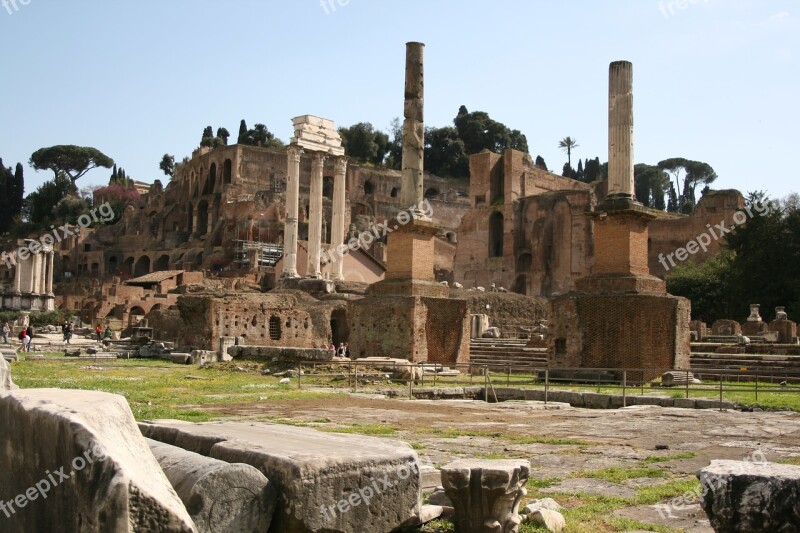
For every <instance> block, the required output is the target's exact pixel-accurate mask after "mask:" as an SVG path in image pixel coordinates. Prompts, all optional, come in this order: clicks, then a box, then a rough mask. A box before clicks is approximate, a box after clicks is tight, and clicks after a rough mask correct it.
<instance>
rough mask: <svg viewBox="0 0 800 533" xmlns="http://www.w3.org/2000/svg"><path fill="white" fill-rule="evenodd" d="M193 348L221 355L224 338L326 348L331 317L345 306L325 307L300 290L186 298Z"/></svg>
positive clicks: (182, 306) (331, 303) (181, 305)
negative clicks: (220, 349) (217, 350)
mask: <svg viewBox="0 0 800 533" xmlns="http://www.w3.org/2000/svg"><path fill="white" fill-rule="evenodd" d="M178 308H179V309H180V313H181V317H182V318H183V321H184V323H185V324H186V326H187V328H186V329H187V331H191V332H193V333H192V335H193V340H194V342H193V343H191V344H192V346H194V347H196V348H202V349H208V350H216V349H217V347H218V346H217V344H218V342H219V340H218V339H219V338H220V337H244V339H245V343H246V344H247V345H249V346H276V347H277V346H281V347H290V348H322V347H324V346H326V345H327V343H328V342H330V340H331V338H332V332H331V324H330V322H331V314H332V313H333V312H334V311H335V310H338V309H344V308H345V302H343V301H336V300H333V301H324V302H321V301H319V300H316V299H314V298H312V297H311V296H309V295H308V294H306V293H304V292H300V291H288V290H287V291H273V292H270V293H266V294H262V293H252V294H236V295H233V294H226V295H221V296H215V295H192V296H189V295H187V296H182V297H181V298H180V299H179V300H178Z"/></svg>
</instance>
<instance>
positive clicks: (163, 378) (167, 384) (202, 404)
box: [12, 358, 335, 422]
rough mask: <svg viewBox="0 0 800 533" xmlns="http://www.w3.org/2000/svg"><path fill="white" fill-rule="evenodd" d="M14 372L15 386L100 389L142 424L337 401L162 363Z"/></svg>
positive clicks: (63, 363)
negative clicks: (239, 407)
mask: <svg viewBox="0 0 800 533" xmlns="http://www.w3.org/2000/svg"><path fill="white" fill-rule="evenodd" d="M12 372H13V376H14V382H15V383H16V384H17V385H19V386H20V387H21V388H61V389H79V390H98V391H104V392H110V393H114V394H120V395H122V396H124V397H125V398H126V399H127V400H128V403H129V404H130V406H131V410H132V411H133V415H134V416H135V417H136V419H137V420H154V419H159V418H173V419H178V420H185V421H189V422H205V421H209V420H215V419H219V418H224V417H226V416H227V415H226V414H225V413H224V412H223V411H224V410H225V409H226V408H228V407H232V406H234V405H236V404H242V403H258V402H263V401H287V400H301V399H313V398H328V397H330V396H331V394H328V393H321V392H312V391H304V390H298V389H297V388H293V389H289V388H286V387H281V386H279V385H278V383H277V381H278V378H274V377H271V376H262V375H260V374H259V373H256V372H230V371H226V370H224V369H220V368H203V369H199V368H196V367H187V366H183V365H170V364H165V363H164V361H160V360H157V361H150V360H140V359H134V360H121V359H118V360H116V361H92V360H88V361H87V360H74V359H69V358H62V359H60V360H57V361H51V360H48V361H21V362H19V363H14V365H13V370H12ZM187 376H190V377H187ZM192 377H202V378H203V379H192ZM332 394H335V393H332Z"/></svg>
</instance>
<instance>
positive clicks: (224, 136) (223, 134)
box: [217, 128, 231, 146]
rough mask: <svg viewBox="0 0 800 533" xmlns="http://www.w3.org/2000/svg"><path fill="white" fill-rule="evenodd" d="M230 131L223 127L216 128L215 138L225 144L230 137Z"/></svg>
mask: <svg viewBox="0 0 800 533" xmlns="http://www.w3.org/2000/svg"><path fill="white" fill-rule="evenodd" d="M230 136H231V133H230V132H229V131H228V130H227V129H225V128H218V129H217V138H218V139H221V140H222V144H224V145H225V146H227V145H228V138H230Z"/></svg>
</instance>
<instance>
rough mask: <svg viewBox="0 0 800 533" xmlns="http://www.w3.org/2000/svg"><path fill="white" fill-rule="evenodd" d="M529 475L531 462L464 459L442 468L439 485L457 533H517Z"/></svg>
mask: <svg viewBox="0 0 800 533" xmlns="http://www.w3.org/2000/svg"><path fill="white" fill-rule="evenodd" d="M529 476H530V463H529V462H528V461H525V460H518V459H515V460H485V459H463V460H459V461H454V462H452V463H450V464H448V465H446V466H444V467H443V468H442V485H443V486H444V490H445V493H446V495H447V497H448V498H450V500H451V501H452V502H453V508H454V509H455V517H454V519H453V521H454V523H455V525H456V531H460V532H463V533H516V532H517V531H518V528H519V524H520V521H521V517H520V515H519V503H520V499H521V498H522V497H523V496H524V495H525V494H526V493H527V491H526V490H525V483H527V481H528V477H529Z"/></svg>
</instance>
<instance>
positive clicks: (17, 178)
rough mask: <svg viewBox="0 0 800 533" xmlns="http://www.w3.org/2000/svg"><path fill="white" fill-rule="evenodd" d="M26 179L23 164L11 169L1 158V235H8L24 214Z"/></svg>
mask: <svg viewBox="0 0 800 533" xmlns="http://www.w3.org/2000/svg"><path fill="white" fill-rule="evenodd" d="M24 194H25V177H24V176H23V169H22V164H21V163H17V166H16V168H15V169H14V170H13V171H12V169H11V167H8V168H6V167H5V165H3V159H2V158H0V233H6V232H7V231H9V230H11V228H12V227H13V226H14V224H16V223H17V221H18V219H19V217H20V215H21V214H22V206H23V196H24Z"/></svg>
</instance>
